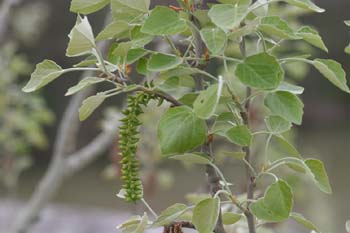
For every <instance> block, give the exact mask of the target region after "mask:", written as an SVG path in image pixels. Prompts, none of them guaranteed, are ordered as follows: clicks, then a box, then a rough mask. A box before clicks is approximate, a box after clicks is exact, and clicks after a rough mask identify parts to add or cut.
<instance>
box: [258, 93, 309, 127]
mask: <svg viewBox="0 0 350 233" xmlns="http://www.w3.org/2000/svg"><path fill="white" fill-rule="evenodd" d="M265 106H266V107H267V108H269V109H270V111H271V112H272V113H273V114H274V115H277V116H280V117H283V118H284V119H286V120H288V121H290V122H293V123H295V124H298V125H300V124H301V122H302V118H303V114H304V110H303V108H304V104H303V102H301V100H300V99H299V98H298V97H297V96H296V95H294V94H292V93H289V92H285V91H277V92H275V93H270V94H268V95H267V96H266V97H265Z"/></svg>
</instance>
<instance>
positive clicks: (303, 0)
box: [283, 0, 325, 13]
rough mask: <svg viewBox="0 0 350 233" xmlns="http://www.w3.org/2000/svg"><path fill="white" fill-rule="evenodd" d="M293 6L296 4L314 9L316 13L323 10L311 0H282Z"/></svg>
mask: <svg viewBox="0 0 350 233" xmlns="http://www.w3.org/2000/svg"><path fill="white" fill-rule="evenodd" d="M283 1H285V2H287V3H289V4H291V5H293V6H297V7H300V8H303V9H307V10H311V11H315V12H317V13H322V12H324V11H325V10H324V9H322V8H320V7H318V6H316V5H315V4H314V3H313V2H312V1H311V0H283Z"/></svg>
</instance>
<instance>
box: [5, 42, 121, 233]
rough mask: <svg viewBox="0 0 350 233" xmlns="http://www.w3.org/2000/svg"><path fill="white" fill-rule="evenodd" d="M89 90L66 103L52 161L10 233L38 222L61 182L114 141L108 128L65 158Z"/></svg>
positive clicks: (102, 47) (115, 125) (19, 232)
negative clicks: (80, 108) (79, 109)
mask: <svg viewBox="0 0 350 233" xmlns="http://www.w3.org/2000/svg"><path fill="white" fill-rule="evenodd" d="M107 47H108V43H106V42H105V43H101V44H100V49H101V50H106V48H107ZM89 75H90V72H85V73H83V76H84V77H85V76H89ZM91 90H92V89H91V88H86V89H84V90H83V91H81V92H79V93H78V94H77V95H75V96H74V97H73V98H72V100H71V101H70V102H69V104H68V107H67V109H66V111H65V113H64V115H63V118H62V121H61V123H60V126H59V130H58V132H57V137H56V142H55V145H54V151H53V158H52V160H51V162H50V165H49V167H48V170H47V172H46V173H45V175H44V177H43V178H42V180H41V181H40V183H39V184H38V186H37V188H36V189H35V191H34V193H33V194H32V197H31V198H30V200H29V201H28V203H27V205H26V206H25V207H24V209H23V210H21V211H20V212H19V215H18V216H17V218H16V219H15V221H14V223H13V225H12V228H11V231H10V232H11V233H25V232H28V231H29V230H30V228H31V226H32V225H33V224H34V223H35V222H36V221H37V220H38V217H39V214H40V211H41V210H42V209H43V208H44V207H45V206H46V205H47V204H48V203H49V202H50V200H51V199H52V198H53V197H54V196H55V194H56V192H57V190H58V189H59V188H60V187H61V185H62V183H63V182H64V179H65V178H66V177H67V176H68V175H72V174H74V172H77V171H78V170H80V169H82V168H83V167H84V166H86V165H88V164H89V162H91V161H92V160H93V159H94V158H96V157H97V156H98V155H99V154H100V153H101V151H102V150H103V149H105V148H106V147H107V146H108V145H109V144H111V143H112V141H113V140H111V139H110V138H108V136H111V131H113V130H112V128H109V129H108V130H107V131H105V132H104V133H102V134H101V135H100V136H98V137H97V138H96V139H95V140H93V141H92V143H91V144H89V145H87V146H86V147H85V148H83V149H82V150H81V151H79V152H77V153H76V154H73V156H69V157H68V156H67V154H68V153H70V151H68V150H69V149H71V147H70V146H69V145H70V142H71V141H74V139H75V138H76V137H77V133H78V129H79V127H80V125H81V124H80V122H79V117H78V111H77V109H78V108H79V106H80V104H81V102H82V101H83V100H84V99H85V98H86V97H87V96H88V95H89V93H90V92H91ZM117 126H118V125H117V124H113V127H115V128H114V131H115V133H116V131H117ZM113 138H114V137H113ZM67 145H68V146H67ZM88 150H91V151H88ZM75 156H76V157H75ZM67 161H68V162H67ZM69 161H70V162H69ZM71 161H74V162H71ZM79 161H81V162H82V164H81V165H79V166H77V165H76V163H77V162H79ZM68 164H74V165H70V166H71V167H70V166H69V169H67V165H68Z"/></svg>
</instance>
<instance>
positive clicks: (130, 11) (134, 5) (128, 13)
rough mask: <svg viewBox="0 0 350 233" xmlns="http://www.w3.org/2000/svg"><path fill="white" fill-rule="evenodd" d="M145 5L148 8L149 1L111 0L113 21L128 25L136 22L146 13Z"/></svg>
mask: <svg viewBox="0 0 350 233" xmlns="http://www.w3.org/2000/svg"><path fill="white" fill-rule="evenodd" d="M147 5H148V6H149V0H131V1H129V0H128V1H125V0H111V9H112V15H113V19H114V20H120V21H126V22H128V23H135V22H138V21H140V20H141V19H142V18H143V16H144V15H145V14H146V13H147V12H148V7H147ZM146 8H147V10H146Z"/></svg>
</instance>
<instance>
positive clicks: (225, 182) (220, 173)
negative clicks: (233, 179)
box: [210, 163, 232, 194]
mask: <svg viewBox="0 0 350 233" xmlns="http://www.w3.org/2000/svg"><path fill="white" fill-rule="evenodd" d="M210 165H211V166H212V167H214V169H215V170H216V172H217V173H218V175H219V176H220V178H221V180H222V181H223V182H224V184H225V189H226V191H227V192H229V193H230V194H232V193H231V190H230V188H229V187H228V183H227V181H226V179H225V176H224V174H223V173H222V172H221V170H220V169H219V168H218V166H216V165H215V164H214V163H210Z"/></svg>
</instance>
